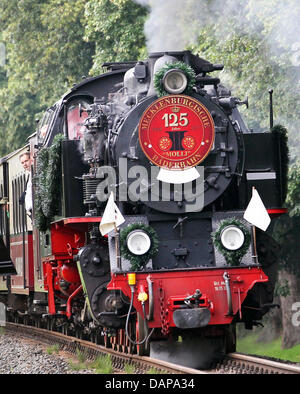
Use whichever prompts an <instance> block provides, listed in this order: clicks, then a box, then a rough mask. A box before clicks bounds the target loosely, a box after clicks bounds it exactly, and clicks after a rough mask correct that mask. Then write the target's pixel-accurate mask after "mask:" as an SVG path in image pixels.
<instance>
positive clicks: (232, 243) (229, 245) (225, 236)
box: [221, 226, 245, 250]
mask: <svg viewBox="0 0 300 394" xmlns="http://www.w3.org/2000/svg"><path fill="white" fill-rule="evenodd" d="M244 240H245V236H244V233H243V231H242V230H241V229H239V228H238V227H236V226H227V227H225V228H224V229H223V230H222V232H221V242H222V245H223V246H224V248H226V249H228V250H237V249H240V248H241V247H242V246H243V244H244Z"/></svg>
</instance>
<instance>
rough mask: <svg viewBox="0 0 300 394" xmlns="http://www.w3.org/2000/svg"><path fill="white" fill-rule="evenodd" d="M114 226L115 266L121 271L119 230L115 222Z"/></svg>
mask: <svg viewBox="0 0 300 394" xmlns="http://www.w3.org/2000/svg"><path fill="white" fill-rule="evenodd" d="M114 227H115V246H116V259H117V268H118V269H119V270H120V271H122V263H121V256H120V246H119V230H118V228H117V226H116V222H115V223H114Z"/></svg>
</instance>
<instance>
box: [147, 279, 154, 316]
mask: <svg viewBox="0 0 300 394" xmlns="http://www.w3.org/2000/svg"><path fill="white" fill-rule="evenodd" d="M146 280H147V283H148V290H149V314H148V316H147V320H148V321H151V320H153V313H154V297H153V282H152V280H151V278H150V275H148V276H147V278H146Z"/></svg>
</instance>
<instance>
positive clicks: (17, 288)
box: [10, 232, 34, 293]
mask: <svg viewBox="0 0 300 394" xmlns="http://www.w3.org/2000/svg"><path fill="white" fill-rule="evenodd" d="M10 256H11V259H12V261H13V263H14V265H15V267H16V270H17V275H13V276H12V277H11V278H12V279H11V283H12V293H14V292H17V293H20V292H22V289H23V290H26V292H28V291H32V290H33V288H34V267H33V243H32V233H31V232H26V233H25V285H26V287H25V289H24V275H23V274H24V273H23V235H22V234H20V235H16V236H11V239H10Z"/></svg>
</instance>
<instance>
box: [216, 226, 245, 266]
mask: <svg viewBox="0 0 300 394" xmlns="http://www.w3.org/2000/svg"><path fill="white" fill-rule="evenodd" d="M230 225H234V226H237V227H238V228H239V229H240V230H242V232H243V234H244V237H245V241H244V244H243V246H242V247H241V248H240V249H237V250H228V249H226V248H225V247H224V246H223V244H222V242H221V233H222V230H223V229H224V228H225V227H227V226H230ZM212 239H213V242H214V244H215V246H216V247H217V249H218V250H219V251H220V253H222V255H223V256H224V257H225V260H226V262H227V264H229V265H231V266H237V265H239V264H240V261H241V259H242V258H243V256H244V255H245V254H246V252H247V250H248V248H249V245H250V241H251V236H250V232H249V230H248V229H247V227H246V226H245V225H244V224H243V223H242V222H241V221H240V220H237V219H226V220H224V221H223V222H222V223H221V225H220V227H219V228H218V230H217V231H216V232H214V233H212Z"/></svg>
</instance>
